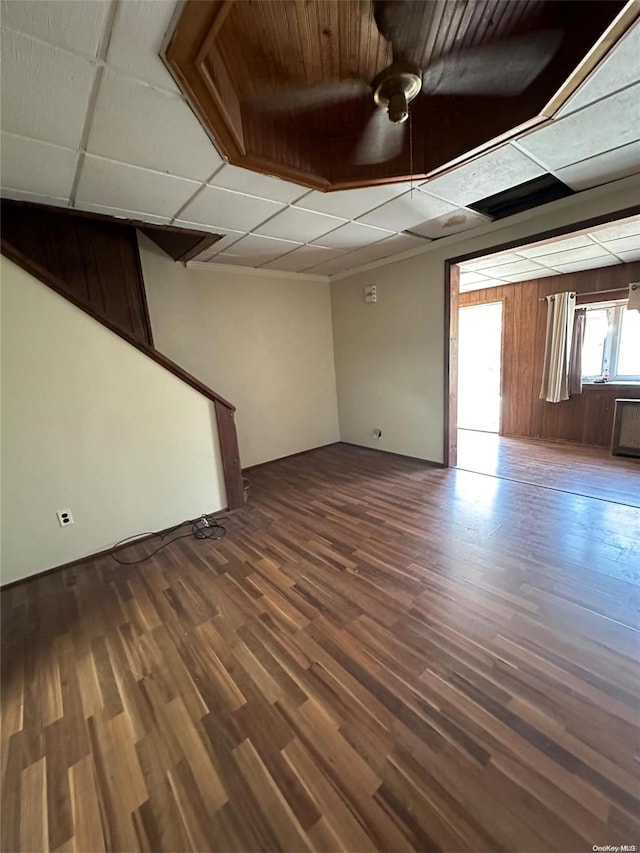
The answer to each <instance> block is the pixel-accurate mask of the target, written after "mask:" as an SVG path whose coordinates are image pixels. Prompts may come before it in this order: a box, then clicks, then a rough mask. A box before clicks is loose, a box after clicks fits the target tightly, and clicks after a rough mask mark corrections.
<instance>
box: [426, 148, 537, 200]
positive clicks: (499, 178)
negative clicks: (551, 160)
mask: <svg viewBox="0 0 640 853" xmlns="http://www.w3.org/2000/svg"><path fill="white" fill-rule="evenodd" d="M544 173H545V170H544V169H543V168H542V166H539V165H538V164H537V163H534V162H533V160H530V159H529V158H528V157H527V156H526V155H525V154H523V153H522V152H521V151H518V150H517V148H514V147H513V145H503V146H502V147H501V148H498V149H496V150H495V151H491V152H489V154H484V155H483V156H482V157H478V158H477V159H476V160H473V161H472V162H471V163H467V164H465V165H464V166H459V167H457V168H455V169H453V170H452V171H451V172H448V173H447V174H446V175H442V176H441V177H436V178H432V179H431V180H429V181H425V183H424V184H422V185H421V187H420V189H421V190H423V191H426V192H430V193H433V194H434V195H437V196H438V197H439V198H443V199H446V200H447V201H450V202H452V203H453V204H455V205H456V207H465V206H466V205H468V204H472V203H473V202H476V201H480V199H483V198H487V197H488V196H492V195H495V194H496V193H499V192H502V190H507V189H509V188H510V187H515V186H518V185H519V184H523V183H524V182H525V181H530V180H532V179H533V178H537V177H539V176H540V175H543V174H544Z"/></svg>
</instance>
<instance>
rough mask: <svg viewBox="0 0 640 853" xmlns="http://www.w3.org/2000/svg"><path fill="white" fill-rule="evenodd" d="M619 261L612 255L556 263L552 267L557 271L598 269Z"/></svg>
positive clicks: (613, 264)
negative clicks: (568, 262)
mask: <svg viewBox="0 0 640 853" xmlns="http://www.w3.org/2000/svg"><path fill="white" fill-rule="evenodd" d="M619 263H620V261H619V260H618V259H617V258H614V257H613V255H607V256H606V257H602V258H596V259H594V260H590V261H575V262H574V263H572V264H556V265H555V267H554V269H555V270H556V272H557V273H568V272H581V271H582V270H593V269H600V267H612V266H615V264H619Z"/></svg>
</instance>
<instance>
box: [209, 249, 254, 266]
mask: <svg viewBox="0 0 640 853" xmlns="http://www.w3.org/2000/svg"><path fill="white" fill-rule="evenodd" d="M207 263H208V264H232V265H233V266H237V267H257V266H258V264H259V261H253V260H252V258H250V257H248V256H246V255H232V254H230V253H227V252H222V253H221V254H219V255H214V257H212V258H209V260H208V261H207Z"/></svg>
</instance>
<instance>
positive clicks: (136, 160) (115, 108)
mask: <svg viewBox="0 0 640 853" xmlns="http://www.w3.org/2000/svg"><path fill="white" fill-rule="evenodd" d="M87 151H89V152H90V153H91V154H99V155H100V156H101V157H109V158H110V159H112V160H119V161H120V162H121V163H130V164H132V165H133V166H142V167H143V168H146V169H155V170H156V171H157V172H166V173H167V174H170V175H177V176H178V177H181V178H193V179H195V180H199V181H204V180H206V178H208V177H209V175H210V174H211V173H212V172H213V170H214V169H215V168H217V167H218V166H220V164H221V163H222V158H221V157H220V155H219V154H218V152H217V151H216V149H215V148H214V147H213V144H212V143H211V141H210V139H209V137H208V136H207V134H206V133H205V132H204V130H203V129H202V127H201V126H200V122H199V121H198V120H197V119H196V117H195V115H194V114H193V112H192V110H191V109H190V108H189V107H188V106H187V104H186V103H185V102H184V101H183V100H182V98H180V97H179V96H178V95H172V94H171V93H169V92H163V91H161V90H160V89H154V88H153V87H151V86H148V85H147V84H145V83H138V82H136V81H135V80H131V79H130V78H128V77H122V76H120V75H118V74H113V73H111V72H109V71H107V72H105V74H104V77H103V79H102V83H101V85H100V93H99V95H98V99H97V102H96V106H95V112H94V116H93V121H92V124H91V132H90V134H89V141H88V143H87Z"/></svg>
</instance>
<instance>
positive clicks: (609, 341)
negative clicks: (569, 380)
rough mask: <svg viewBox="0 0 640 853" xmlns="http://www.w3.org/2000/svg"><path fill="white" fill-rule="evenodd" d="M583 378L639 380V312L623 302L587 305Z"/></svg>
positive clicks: (588, 379) (583, 346) (591, 379)
mask: <svg viewBox="0 0 640 853" xmlns="http://www.w3.org/2000/svg"><path fill="white" fill-rule="evenodd" d="M586 309H587V315H586V326H585V331H584V342H583V345H582V379H583V381H584V382H593V381H595V380H596V379H609V380H611V381H615V382H640V311H634V310H632V311H629V310H628V308H627V303H626V301H622V302H599V303H597V304H595V305H587V306H586Z"/></svg>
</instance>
